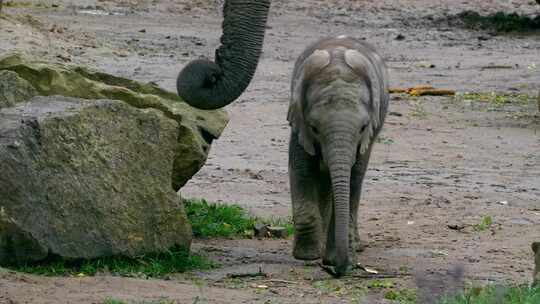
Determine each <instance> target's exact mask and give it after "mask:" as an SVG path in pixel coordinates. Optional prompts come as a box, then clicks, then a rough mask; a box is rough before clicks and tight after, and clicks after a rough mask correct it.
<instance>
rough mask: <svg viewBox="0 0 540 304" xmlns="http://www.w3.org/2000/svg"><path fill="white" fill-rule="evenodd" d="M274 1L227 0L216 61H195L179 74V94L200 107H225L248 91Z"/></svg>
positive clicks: (177, 84) (192, 104) (208, 108)
mask: <svg viewBox="0 0 540 304" xmlns="http://www.w3.org/2000/svg"><path fill="white" fill-rule="evenodd" d="M269 9H270V0H226V1H225V5H224V7H223V16H224V19H223V25H222V27H223V35H222V36H221V46H220V47H219V48H218V49H217V50H216V54H215V62H212V61H209V60H194V61H192V62H190V63H189V64H188V65H187V66H186V67H184V69H183V70H182V71H181V72H180V74H179V75H178V79H177V81H176V88H177V90H178V95H180V97H182V98H183V99H184V100H185V101H186V102H187V103H188V104H190V105H191V106H194V107H196V108H199V109H205V110H210V109H218V108H222V107H224V106H226V105H228V104H230V103H231V102H233V101H234V100H235V99H236V98H238V97H239V96H240V94H242V93H243V92H244V90H245V89H246V88H247V86H248V85H249V82H250V81H251V79H252V78H253V75H254V74H255V70H256V68H257V64H258V62H259V57H260V55H261V51H262V46H263V42H264V31H265V28H266V20H267V18H268V11H269Z"/></svg>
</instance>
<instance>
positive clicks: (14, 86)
mask: <svg viewBox="0 0 540 304" xmlns="http://www.w3.org/2000/svg"><path fill="white" fill-rule="evenodd" d="M37 95H38V93H37V91H36V89H34V87H33V86H32V85H31V84H30V83H29V82H28V81H26V80H24V79H22V78H21V77H19V75H18V74H17V73H15V72H12V71H0V109H2V108H6V107H11V106H14V105H15V104H17V103H19V102H23V101H27V100H29V99H30V98H32V97H34V96H37Z"/></svg>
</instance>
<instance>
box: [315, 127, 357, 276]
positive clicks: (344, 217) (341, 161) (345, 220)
mask: <svg viewBox="0 0 540 304" xmlns="http://www.w3.org/2000/svg"><path fill="white" fill-rule="evenodd" d="M337 129H339V127H338V128H337ZM342 129H348V128H347V127H346V126H343V128H342ZM351 132H354V131H352V130H334V131H333V132H332V131H331V132H329V135H328V136H327V138H328V139H327V140H326V143H325V144H326V147H327V149H326V153H324V152H323V153H324V154H325V158H326V164H327V165H328V169H329V171H330V178H331V180H332V190H333V195H334V217H335V218H334V223H335V230H334V231H335V245H336V265H335V266H336V267H335V272H336V275H337V276H342V275H344V274H345V272H346V271H347V268H348V266H349V218H350V206H349V205H350V180H351V168H352V165H353V162H354V159H355V158H356V145H355V144H354V141H353V134H351Z"/></svg>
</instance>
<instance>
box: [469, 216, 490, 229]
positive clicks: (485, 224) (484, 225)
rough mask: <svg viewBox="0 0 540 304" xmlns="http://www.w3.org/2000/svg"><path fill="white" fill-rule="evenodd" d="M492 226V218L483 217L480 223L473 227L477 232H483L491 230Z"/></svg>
mask: <svg viewBox="0 0 540 304" xmlns="http://www.w3.org/2000/svg"><path fill="white" fill-rule="evenodd" d="M491 225H493V219H492V218H491V216H489V215H486V216H483V217H482V220H481V221H480V223H478V224H476V225H474V226H473V229H474V230H475V231H478V232H481V231H485V230H487V229H489V228H490V227H491Z"/></svg>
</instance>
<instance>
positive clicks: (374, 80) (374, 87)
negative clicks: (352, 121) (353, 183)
mask: <svg viewBox="0 0 540 304" xmlns="http://www.w3.org/2000/svg"><path fill="white" fill-rule="evenodd" d="M372 54H373V55H375V56H376V57H374V59H371V58H369V57H368V56H366V55H364V54H362V53H361V52H360V51H358V50H346V51H345V54H344V57H345V62H346V63H347V65H348V66H349V67H350V68H351V69H352V70H353V71H354V73H355V74H357V75H358V76H360V77H362V78H364V79H365V80H366V83H367V86H368V88H369V91H370V94H371V100H370V101H371V103H370V104H371V110H372V113H370V123H369V126H368V128H367V129H366V132H365V133H364V136H363V137H362V139H361V144H360V153H362V154H363V153H364V152H365V151H366V150H367V148H368V147H369V143H370V142H371V139H372V137H373V134H375V130H377V129H378V128H379V127H380V126H381V125H382V122H383V121H382V120H383V115H384V113H383V111H382V110H381V104H386V103H387V102H386V101H384V100H383V99H384V98H386V97H385V96H386V95H385V94H386V92H385V90H387V89H386V86H387V85H386V84H385V79H386V74H385V73H386V67H385V66H384V63H383V61H382V59H380V57H379V56H378V55H377V54H376V53H374V52H373V53H372ZM373 61H377V62H373ZM379 62H380V64H379Z"/></svg>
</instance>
